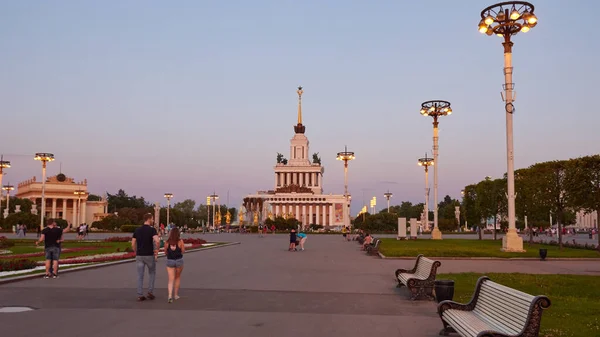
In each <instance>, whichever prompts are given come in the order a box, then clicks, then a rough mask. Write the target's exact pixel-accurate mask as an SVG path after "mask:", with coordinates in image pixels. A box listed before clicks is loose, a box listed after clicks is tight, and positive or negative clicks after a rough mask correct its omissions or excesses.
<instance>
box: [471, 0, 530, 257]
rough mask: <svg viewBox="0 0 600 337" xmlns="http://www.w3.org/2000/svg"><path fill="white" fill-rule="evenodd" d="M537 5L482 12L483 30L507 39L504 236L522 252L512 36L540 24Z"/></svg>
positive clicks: (507, 245)
mask: <svg viewBox="0 0 600 337" xmlns="http://www.w3.org/2000/svg"><path fill="white" fill-rule="evenodd" d="M533 11H534V7H533V5H532V4H530V3H529V2H525V1H508V2H501V3H497V4H495V5H491V6H489V7H486V8H485V9H484V10H482V11H481V21H479V32H481V33H482V34H487V35H494V34H495V35H497V36H499V37H501V38H503V42H502V45H503V46H504V86H503V89H504V92H503V93H502V99H503V100H504V102H505V106H504V109H505V110H506V166H507V169H506V176H507V179H506V180H507V183H508V186H507V192H508V193H507V197H508V232H507V233H506V235H505V236H504V237H503V238H502V250H504V251H509V252H522V251H523V239H522V238H521V237H520V236H519V235H518V234H517V229H516V226H515V168H514V149H513V112H514V110H515V107H514V105H513V102H514V101H515V97H514V93H513V90H514V86H515V84H514V83H513V81H512V74H513V66H512V46H513V42H512V41H511V37H512V36H513V35H516V34H518V33H519V32H523V33H527V32H528V31H529V30H530V29H531V28H533V27H535V26H536V25H537V21H538V19H537V17H536V16H535V14H534V13H533Z"/></svg>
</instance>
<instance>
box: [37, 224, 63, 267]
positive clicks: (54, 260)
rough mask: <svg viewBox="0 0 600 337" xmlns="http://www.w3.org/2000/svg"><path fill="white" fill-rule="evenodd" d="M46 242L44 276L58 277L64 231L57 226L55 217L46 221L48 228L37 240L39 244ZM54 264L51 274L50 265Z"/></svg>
mask: <svg viewBox="0 0 600 337" xmlns="http://www.w3.org/2000/svg"><path fill="white" fill-rule="evenodd" d="M42 241H43V242H44V252H45V254H46V262H45V267H46V274H44V278H50V277H52V278H58V260H59V258H60V243H61V242H62V241H63V231H62V229H60V228H59V227H56V222H55V221H54V219H49V220H48V221H46V228H44V230H43V231H42V234H41V235H40V239H39V240H38V241H36V242H35V245H36V246H37V245H39V244H40V243H41V242H42ZM51 264H52V271H53V272H52V275H50V265H51Z"/></svg>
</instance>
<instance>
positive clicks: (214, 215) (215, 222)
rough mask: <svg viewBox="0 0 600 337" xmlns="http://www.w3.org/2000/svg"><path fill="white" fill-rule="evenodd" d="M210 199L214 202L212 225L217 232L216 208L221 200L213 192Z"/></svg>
mask: <svg viewBox="0 0 600 337" xmlns="http://www.w3.org/2000/svg"><path fill="white" fill-rule="evenodd" d="M210 198H211V199H212V201H213V218H212V220H213V225H212V227H213V230H215V226H216V224H217V209H216V206H217V200H219V196H218V195H217V194H216V193H215V192H213V194H212V195H211V196H210ZM219 211H221V210H220V209H219Z"/></svg>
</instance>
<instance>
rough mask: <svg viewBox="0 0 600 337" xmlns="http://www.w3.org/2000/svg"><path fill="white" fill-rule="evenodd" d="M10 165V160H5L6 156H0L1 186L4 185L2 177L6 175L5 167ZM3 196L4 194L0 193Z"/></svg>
mask: <svg viewBox="0 0 600 337" xmlns="http://www.w3.org/2000/svg"><path fill="white" fill-rule="evenodd" d="M9 167H10V162H9V161H8V160H4V156H0V186H2V177H3V176H4V169H5V168H9ZM1 196H2V195H0V197H1ZM0 199H1V198H0Z"/></svg>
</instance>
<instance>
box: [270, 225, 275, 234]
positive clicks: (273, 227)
mask: <svg viewBox="0 0 600 337" xmlns="http://www.w3.org/2000/svg"><path fill="white" fill-rule="evenodd" d="M271 232H273V234H275V225H271Z"/></svg>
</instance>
